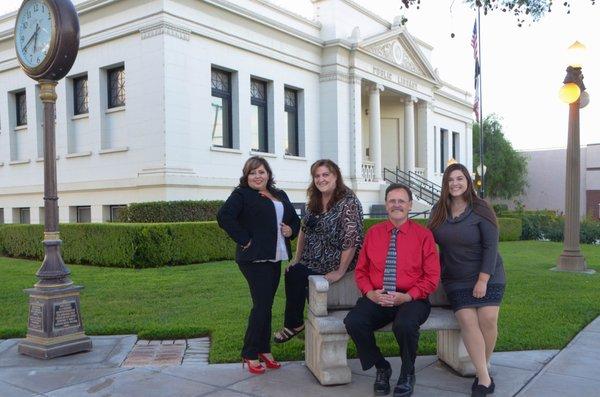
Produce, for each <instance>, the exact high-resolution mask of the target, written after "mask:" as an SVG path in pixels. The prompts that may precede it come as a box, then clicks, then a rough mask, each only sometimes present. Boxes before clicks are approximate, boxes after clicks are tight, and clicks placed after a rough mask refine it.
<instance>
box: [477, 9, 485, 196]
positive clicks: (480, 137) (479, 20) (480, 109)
mask: <svg viewBox="0 0 600 397" xmlns="http://www.w3.org/2000/svg"><path fill="white" fill-rule="evenodd" d="M477 46H478V47H479V49H478V55H479V112H478V114H477V118H478V119H479V120H478V122H479V167H480V168H479V169H480V170H481V175H479V178H480V180H481V198H484V197H485V180H484V172H483V110H482V109H483V106H482V102H483V97H482V96H481V83H482V81H483V78H482V77H481V71H482V69H483V68H482V67H481V58H482V55H483V54H482V53H481V6H479V7H477Z"/></svg>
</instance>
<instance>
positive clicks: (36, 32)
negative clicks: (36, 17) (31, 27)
mask: <svg viewBox="0 0 600 397" xmlns="http://www.w3.org/2000/svg"><path fill="white" fill-rule="evenodd" d="M39 29H40V25H36V29H35V39H34V40H33V52H35V48H36V47H37V37H38V31H39Z"/></svg>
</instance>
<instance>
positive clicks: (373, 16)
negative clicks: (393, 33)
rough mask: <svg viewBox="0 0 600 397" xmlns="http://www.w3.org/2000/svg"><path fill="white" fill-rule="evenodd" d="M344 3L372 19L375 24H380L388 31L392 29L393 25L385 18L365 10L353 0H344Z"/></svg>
mask: <svg viewBox="0 0 600 397" xmlns="http://www.w3.org/2000/svg"><path fill="white" fill-rule="evenodd" d="M342 1H343V2H344V3H346V4H347V5H349V6H350V7H352V8H354V9H355V10H357V11H359V12H360V13H362V14H364V15H366V16H368V17H369V18H371V19H372V20H374V21H375V22H378V23H380V24H381V25H383V26H384V27H385V28H386V29H391V28H392V24H391V23H390V22H389V21H387V20H386V19H385V18H383V17H381V16H379V15H377V14H375V13H374V12H373V11H371V10H368V9H366V8H364V7H363V6H361V5H360V4H358V3H355V2H354V1H352V0H342Z"/></svg>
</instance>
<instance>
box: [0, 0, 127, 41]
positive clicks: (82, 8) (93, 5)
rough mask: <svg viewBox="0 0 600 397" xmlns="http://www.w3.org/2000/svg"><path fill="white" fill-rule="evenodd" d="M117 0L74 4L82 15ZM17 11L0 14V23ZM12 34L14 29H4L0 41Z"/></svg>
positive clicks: (90, 0) (10, 36)
mask: <svg viewBox="0 0 600 397" xmlns="http://www.w3.org/2000/svg"><path fill="white" fill-rule="evenodd" d="M118 1H119V0H87V1H83V2H81V3H79V4H77V5H75V9H76V10H77V14H79V15H83V14H86V13H88V12H90V11H93V10H95V9H97V8H102V7H106V6H108V5H110V4H113V3H116V2H118ZM17 11H18V10H15V11H12V12H9V13H8V14H5V15H2V16H0V24H1V23H3V22H6V21H9V20H11V19H15V18H16V17H17ZM13 35H14V29H6V30H4V31H2V32H0V41H3V40H8V39H11V38H12V37H13Z"/></svg>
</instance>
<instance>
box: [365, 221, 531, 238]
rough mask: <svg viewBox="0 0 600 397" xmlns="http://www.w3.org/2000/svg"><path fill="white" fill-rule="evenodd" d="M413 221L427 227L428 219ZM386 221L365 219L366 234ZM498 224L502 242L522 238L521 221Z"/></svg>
mask: <svg viewBox="0 0 600 397" xmlns="http://www.w3.org/2000/svg"><path fill="white" fill-rule="evenodd" d="M412 220H413V221H415V222H417V223H419V224H421V225H423V226H426V225H427V219H423V218H416V219H412ZM382 221H384V219H374V218H370V219H365V220H364V221H363V225H364V228H365V232H366V231H367V230H368V229H369V228H370V227H371V226H373V225H374V224H376V223H379V222H382ZM498 224H499V225H500V241H517V240H519V239H520V237H521V227H522V223H521V220H520V219H514V218H498Z"/></svg>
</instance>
